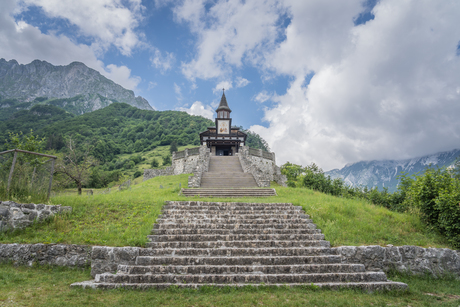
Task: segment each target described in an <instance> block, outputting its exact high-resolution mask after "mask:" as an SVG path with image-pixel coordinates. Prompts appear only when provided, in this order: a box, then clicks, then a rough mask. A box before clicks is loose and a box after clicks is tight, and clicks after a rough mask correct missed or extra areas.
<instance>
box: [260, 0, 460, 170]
mask: <svg viewBox="0 0 460 307" xmlns="http://www.w3.org/2000/svg"><path fill="white" fill-rule="evenodd" d="M292 3H293V7H292V10H291V12H292V23H291V25H290V26H289V27H288V29H287V30H286V40H285V41H284V42H283V43H281V44H280V46H279V48H278V49H277V50H276V52H274V53H272V54H271V55H270V56H269V57H267V61H266V63H265V65H266V67H268V68H270V69H273V70H274V71H276V72H277V73H279V74H289V75H292V76H294V77H295V79H294V81H293V82H292V83H291V84H290V86H289V89H288V91H287V93H286V94H285V95H283V96H279V97H276V98H274V100H275V101H276V102H277V105H276V106H275V107H274V108H272V109H267V111H266V113H265V120H266V121H267V122H268V124H269V127H268V128H264V127H261V126H254V127H251V129H252V130H254V131H255V132H257V133H259V134H260V135H261V136H262V137H264V138H266V140H267V141H268V142H269V144H270V146H271V148H272V149H273V150H274V151H275V152H277V157H278V160H279V161H278V162H281V163H282V162H285V161H287V160H289V161H291V162H295V163H300V164H304V165H305V164H309V163H311V162H316V163H318V164H319V165H320V166H321V167H323V168H324V169H326V170H327V169H331V168H336V167H342V166H343V165H344V164H345V163H347V162H355V161H359V160H371V159H392V158H393V159H396V158H407V157H415V156H420V155H423V154H428V153H433V152H437V151H442V150H449V149H452V148H455V147H458V144H459V142H460V122H459V121H458V114H460V104H459V103H458V102H459V101H460V95H459V93H458V92H457V90H456V89H457V88H458V86H459V84H460V57H458V56H456V55H455V53H456V46H457V44H458V40H459V38H460V29H459V28H458V27H457V26H456V25H457V17H458V16H459V15H460V7H459V6H457V5H452V3H447V2H438V1H423V2H419V1H406V2H401V1H397V0H385V1H383V0H382V1H380V2H378V4H377V6H376V7H375V8H374V11H373V13H374V14H375V19H374V20H371V21H368V22H367V23H365V24H363V25H359V26H357V27H355V26H354V24H353V22H352V20H353V16H356V15H357V14H358V13H359V7H358V6H357V3H352V2H349V1H347V2H342V1H338V2H337V3H336V4H337V5H335V6H331V5H329V6H327V7H326V4H327V3H324V7H321V6H322V4H321V3H320V2H318V3H316V4H317V6H318V7H317V9H315V8H313V7H311V6H310V4H311V2H308V3H307V2H297V1H294V2H292ZM315 16H321V18H323V21H321V20H318V19H315ZM313 25H315V26H314V27H313ZM311 71H313V72H314V73H315V75H314V76H313V78H312V79H311V82H310V84H309V85H308V86H305V85H304V81H305V78H306V77H307V75H308V73H309V72H311ZM293 151H294V152H295V153H296V154H293Z"/></svg>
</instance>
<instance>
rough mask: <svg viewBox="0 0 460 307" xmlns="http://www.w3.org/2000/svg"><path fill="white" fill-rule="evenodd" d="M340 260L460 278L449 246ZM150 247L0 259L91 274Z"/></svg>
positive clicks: (49, 249)
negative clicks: (82, 269)
mask: <svg viewBox="0 0 460 307" xmlns="http://www.w3.org/2000/svg"><path fill="white" fill-rule="evenodd" d="M334 249H337V250H338V251H339V255H341V258H342V263H361V264H364V266H365V267H366V270H368V271H383V272H389V271H390V270H397V271H399V272H407V273H409V274H415V275H417V274H426V273H428V274H433V275H435V276H440V275H442V274H444V273H449V274H453V275H455V276H457V277H459V278H460V252H459V251H455V250H451V249H448V248H423V247H418V246H407V245H406V246H389V247H382V246H378V245H377V246H341V247H335V248H334ZM150 251H151V249H149V248H141V247H130V246H125V247H110V246H92V247H91V246H86V245H63V244H0V262H13V263H14V264H17V265H29V266H30V265H33V264H34V263H38V264H42V265H43V264H50V265H59V266H70V267H87V266H89V265H90V264H91V275H92V276H93V277H94V276H95V275H96V274H101V273H116V271H117V267H118V265H120V264H121V265H123V264H127V265H132V264H135V263H136V257H138V256H143V255H149V254H150Z"/></svg>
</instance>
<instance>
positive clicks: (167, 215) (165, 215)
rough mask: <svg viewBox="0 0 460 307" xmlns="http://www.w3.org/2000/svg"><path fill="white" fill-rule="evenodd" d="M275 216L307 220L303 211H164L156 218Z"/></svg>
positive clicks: (247, 217)
mask: <svg viewBox="0 0 460 307" xmlns="http://www.w3.org/2000/svg"><path fill="white" fill-rule="evenodd" d="M275 217H278V218H281V219H293V218H296V219H304V220H309V221H312V220H311V219H309V216H308V215H306V214H303V213H299V212H296V213H291V214H286V213H284V212H277V213H265V212H264V213H263V214H254V213H248V214H235V213H228V212H225V211H224V212H218V211H217V212H216V211H213V212H202V213H174V214H171V213H170V212H165V213H163V214H160V215H159V216H158V218H161V219H170V220H171V219H177V220H180V219H190V220H197V219H209V218H211V219H216V218H219V219H238V218H240V219H243V220H256V219H265V218H267V219H269V218H271V219H273V218H275Z"/></svg>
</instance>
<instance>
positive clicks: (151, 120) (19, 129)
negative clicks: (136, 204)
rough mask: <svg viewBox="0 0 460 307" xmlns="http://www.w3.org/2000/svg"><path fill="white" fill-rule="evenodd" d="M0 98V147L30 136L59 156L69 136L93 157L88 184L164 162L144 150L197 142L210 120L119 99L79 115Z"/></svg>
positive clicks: (255, 140)
mask: <svg viewBox="0 0 460 307" xmlns="http://www.w3.org/2000/svg"><path fill="white" fill-rule="evenodd" d="M1 103H2V105H1V107H2V109H0V110H2V111H1V112H0V117H1V116H5V114H7V115H8V116H7V117H8V118H7V119H6V120H1V121H0V151H4V150H8V149H12V148H18V145H17V144H19V143H18V142H20V141H19V139H21V138H27V137H28V138H30V137H32V136H33V137H34V138H37V139H40V140H41V143H40V144H41V145H40V151H44V152H47V153H51V154H57V155H60V156H63V155H65V154H66V153H68V148H67V146H66V145H67V144H68V141H69V140H70V139H72V141H73V142H74V143H75V144H76V145H77V146H83V147H84V146H89V147H90V148H91V156H92V157H94V158H95V160H96V161H97V163H96V164H95V166H94V167H92V172H91V175H90V176H89V180H87V181H86V183H85V184H84V186H85V187H91V188H102V187H106V186H107V185H109V183H111V182H118V181H119V180H121V179H120V178H124V177H126V174H131V175H134V177H138V176H140V175H141V174H142V167H141V166H140V165H141V164H143V165H145V166H144V167H147V165H150V166H149V167H153V168H155V167H163V166H166V165H169V164H170V163H171V157H170V155H168V154H169V152H167V154H164V155H162V156H161V157H157V158H153V159H152V160H151V161H150V160H148V161H147V160H146V157H145V155H144V154H143V153H144V152H150V151H152V150H154V149H155V148H157V147H159V146H168V147H169V146H171V147H175V148H177V146H185V145H189V146H190V145H194V146H198V145H199V141H200V139H199V133H200V132H203V131H205V130H206V129H207V128H208V127H209V126H214V122H213V121H211V120H209V119H206V118H203V117H201V116H193V115H189V114H187V113H186V112H180V111H151V110H140V109H137V108H135V107H132V106H130V105H128V104H124V103H113V104H111V105H109V106H107V107H105V108H103V109H99V110H96V111H94V112H90V113H85V114H83V115H79V116H77V115H74V114H72V113H69V112H67V111H65V110H63V109H61V108H59V107H57V106H54V105H48V104H35V105H33V106H32V107H31V108H30V109H28V108H29V107H30V105H28V104H27V103H18V102H17V101H9V100H2V101H1ZM12 110H15V111H16V112H13V111H12ZM240 128H241V127H240ZM241 129H242V128H241ZM245 132H246V133H248V138H247V145H248V146H250V147H253V148H261V149H264V150H268V145H267V143H266V142H265V140H263V139H262V138H261V137H260V136H259V135H257V134H255V133H252V132H250V131H246V130H245ZM12 139H16V141H15V142H16V143H14V142H13V143H12V141H11V140H12ZM127 155H128V156H127ZM150 155H151V154H150ZM146 164H147V165H146ZM5 165H6V164H5Z"/></svg>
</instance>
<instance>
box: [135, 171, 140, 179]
mask: <svg viewBox="0 0 460 307" xmlns="http://www.w3.org/2000/svg"><path fill="white" fill-rule="evenodd" d="M140 176H142V172H141V171H136V172H135V173H134V178H137V177H140Z"/></svg>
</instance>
